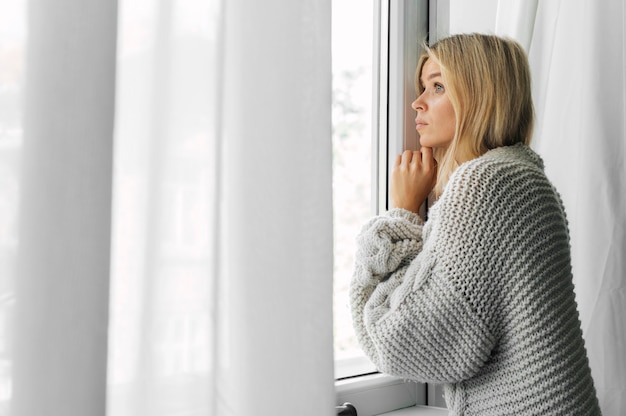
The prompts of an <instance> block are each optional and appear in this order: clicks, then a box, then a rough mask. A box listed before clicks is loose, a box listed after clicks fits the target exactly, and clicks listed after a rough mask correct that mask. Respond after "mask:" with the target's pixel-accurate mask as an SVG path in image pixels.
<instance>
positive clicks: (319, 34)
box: [218, 0, 334, 415]
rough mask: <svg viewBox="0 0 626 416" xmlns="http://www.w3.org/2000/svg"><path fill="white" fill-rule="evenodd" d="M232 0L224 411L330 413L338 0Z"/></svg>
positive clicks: (226, 116)
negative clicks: (334, 7) (334, 0)
mask: <svg viewBox="0 0 626 416" xmlns="http://www.w3.org/2000/svg"><path fill="white" fill-rule="evenodd" d="M224 8H225V10H224V12H225V34H224V36H225V42H224V46H225V48H224V56H225V61H224V67H223V74H224V80H223V82H224V84H223V85H224V87H223V90H222V94H223V105H222V107H221V111H222V114H223V126H222V132H221V137H219V138H218V140H221V141H222V148H223V159H222V166H223V172H222V175H221V178H220V179H221V191H222V195H221V198H220V199H221V200H222V205H221V211H220V218H221V221H220V224H221V227H220V238H221V239H222V241H223V244H222V245H221V250H220V256H221V257H220V265H221V266H222V267H221V270H220V273H221V277H222V278H221V279H220V280H219V281H220V282H223V283H224V285H223V286H222V289H223V294H222V295H221V296H220V299H222V300H223V301H224V303H225V308H224V312H225V316H224V321H221V322H222V326H221V327H220V332H219V336H220V339H222V340H224V342H223V343H221V347H222V349H221V350H220V356H221V357H224V358H225V359H224V360H222V361H221V366H220V371H219V374H220V380H221V381H223V382H224V383H223V384H222V383H220V390H219V391H220V392H221V393H223V394H220V397H228V398H231V400H220V403H219V404H220V410H222V409H227V408H231V409H237V410H236V412H235V413H233V414H242V415H243V414H276V413H283V412H284V414H289V413H292V414H293V413H300V412H302V413H303V414H310V415H318V414H320V415H321V414H330V413H331V409H333V408H334V404H333V402H334V387H333V385H334V384H333V368H332V356H333V351H332V307H331V301H332V272H333V270H332V256H333V252H332V227H331V218H332V204H331V193H330V191H331V140H330V137H331V119H330V117H331V113H330V112H329V111H328V109H329V108H330V104H331V62H330V24H331V21H330V1H323V2H320V1H316V0H306V1H301V2H291V1H281V0H273V1H266V2H263V3H259V2H256V1H232V2H231V1H229V2H227V3H226V2H225V3H224ZM277 11H280V12H277ZM260 20H263V21H264V23H263V25H259V24H258V22H259V21H260ZM271 357H275V358H274V359H272V358H271ZM329 359H331V361H328V360H329ZM268 382H269V383H270V384H269V385H272V384H274V386H273V387H271V388H268V389H259V388H258V386H259V385H268ZM238 396H243V397H246V398H248V399H247V400H238V401H237V402H233V401H232V398H233V397H238ZM279 409H287V410H279ZM289 409H290V410H289ZM296 409H297V410H296Z"/></svg>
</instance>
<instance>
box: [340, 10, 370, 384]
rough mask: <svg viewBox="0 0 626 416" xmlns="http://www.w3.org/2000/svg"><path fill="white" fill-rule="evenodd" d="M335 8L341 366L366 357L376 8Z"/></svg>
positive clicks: (343, 374) (341, 374) (341, 373)
mask: <svg viewBox="0 0 626 416" xmlns="http://www.w3.org/2000/svg"><path fill="white" fill-rule="evenodd" d="M332 4H333V9H332V13H333V21H332V25H333V26H332V30H333V32H332V53H333V55H332V59H333V107H332V109H333V201H334V202H333V204H334V262H335V271H334V314H335V320H334V333H335V360H336V361H338V363H339V364H340V365H339V366H338V367H341V363H342V362H343V363H346V362H350V361H354V360H355V359H356V360H357V361H358V357H362V356H363V353H362V352H361V350H360V348H359V346H358V343H357V341H356V338H355V335H354V331H353V329H352V321H351V316H350V305H349V294H348V288H349V284H350V278H351V275H352V268H353V261H354V256H353V255H354V250H355V246H354V241H355V237H356V235H357V233H358V232H359V230H360V228H361V226H362V225H363V223H364V222H365V221H367V219H368V218H369V217H370V216H371V215H372V208H371V207H372V203H371V198H372V128H371V125H372V123H371V118H372V90H373V85H374V84H373V79H372V60H373V23H374V20H373V10H374V6H373V4H372V2H371V1H369V2H363V1H362V0H333V3H332ZM336 375H337V376H346V375H348V374H345V372H337V371H336Z"/></svg>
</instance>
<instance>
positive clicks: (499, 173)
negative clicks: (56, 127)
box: [435, 145, 559, 222]
mask: <svg viewBox="0 0 626 416" xmlns="http://www.w3.org/2000/svg"><path fill="white" fill-rule="evenodd" d="M546 204H549V205H553V204H556V205H559V198H558V196H557V195H556V192H555V190H554V188H553V187H552V184H551V183H550V181H549V180H548V178H547V177H546V175H545V172H544V166H543V161H542V160H541V158H540V156H539V155H537V153H535V152H534V151H533V150H532V149H530V148H529V147H528V146H525V145H514V146H507V147H500V148H497V149H493V150H490V151H489V152H487V153H486V154H484V155H483V156H481V157H479V158H476V159H473V160H471V161H469V162H465V163H463V164H462V165H461V166H459V167H458V168H457V169H456V171H455V172H454V173H453V174H452V176H451V178H450V180H449V182H448V184H447V185H446V187H445V189H444V192H443V194H442V195H441V198H440V200H439V201H438V202H437V204H436V205H439V206H438V207H437V209H436V210H435V211H436V212H437V211H438V212H437V214H440V217H441V218H440V219H441V221H443V222H448V221H457V222H458V221H472V222H473V221H479V222H492V221H505V220H506V221H507V222H508V220H507V219H506V218H507V217H509V218H510V217H511V216H513V217H516V218H521V217H524V218H525V217H527V216H528V215H529V214H530V213H531V212H533V211H536V210H537V209H540V210H541V209H543V208H544V207H545V205H546ZM438 216H439V215H438ZM446 218H447V219H446Z"/></svg>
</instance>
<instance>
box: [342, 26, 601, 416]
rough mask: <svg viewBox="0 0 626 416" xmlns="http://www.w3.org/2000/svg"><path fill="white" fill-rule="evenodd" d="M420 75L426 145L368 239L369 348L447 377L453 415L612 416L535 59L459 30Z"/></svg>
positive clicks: (408, 156)
mask: <svg viewBox="0 0 626 416" xmlns="http://www.w3.org/2000/svg"><path fill="white" fill-rule="evenodd" d="M416 78H417V80H416V83H417V90H418V98H417V99H416V100H415V102H413V104H412V107H413V109H415V110H416V112H417V118H416V120H415V121H416V128H417V130H418V132H419V133H420V143H421V145H422V150H421V151H406V152H404V153H403V154H402V155H401V156H398V159H397V161H396V164H395V167H394V169H393V173H392V186H391V193H390V195H391V199H392V203H393V206H394V208H392V209H391V210H390V211H389V212H387V213H386V214H385V215H381V216H379V217H376V218H374V219H372V220H371V221H370V222H369V223H368V224H366V225H365V227H364V228H363V230H362V232H361V234H360V235H359V237H358V239H357V242H358V250H357V255H356V268H355V273H354V277H353V280H352V285H351V303H352V314H353V320H354V325H355V329H356V332H357V337H358V338H359V342H360V344H361V346H362V347H363V350H364V351H365V353H366V354H367V355H368V356H369V357H370V359H371V360H372V361H373V362H374V363H375V364H376V365H377V366H378V368H379V369H380V370H381V371H382V372H385V373H389V374H393V375H398V376H401V377H405V378H407V379H411V380H417V381H421V382H428V383H445V388H444V390H445V396H446V402H447V404H448V408H449V409H450V414H452V415H543V416H545V415H597V414H600V410H599V406H598V401H597V398H596V392H595V388H594V385H593V380H592V377H591V372H590V368H589V364H588V359H587V354H586V350H585V346H584V341H583V337H582V330H581V326H580V321H579V317H578V311H577V305H576V301H575V298H574V287H573V284H572V273H571V260H570V247H569V235H568V228H567V221H566V218H565V212H564V209H563V205H562V203H561V200H560V198H559V196H558V194H557V192H556V191H555V190H554V188H553V187H552V185H551V184H550V182H549V181H548V179H547V178H546V176H545V174H544V170H543V163H542V161H541V159H540V157H539V156H538V155H537V154H536V153H534V152H533V151H532V150H531V149H530V148H529V147H528V144H529V142H530V139H531V135H532V126H533V104H532V99H531V92H530V71H529V67H528V61H527V58H526V55H525V54H524V52H523V50H522V48H521V47H520V46H519V45H518V44H517V43H516V42H514V41H511V40H505V39H502V38H498V37H496V36H489V35H478V34H472V35H457V36H452V37H450V38H446V39H443V40H441V41H439V42H437V43H436V44H435V45H433V46H431V47H430V48H426V53H425V54H424V55H423V56H422V57H421V59H420V62H419V65H418V68H417V74H416ZM433 189H434V194H435V195H436V196H437V198H438V199H437V201H436V202H435V204H434V205H433V206H432V207H431V209H430V210H429V213H428V219H427V220H426V221H425V222H424V221H423V220H422V219H421V218H420V217H419V216H418V214H417V212H418V208H419V206H420V205H421V204H422V203H423V202H424V201H425V200H426V198H427V196H428V195H429V194H431V191H433Z"/></svg>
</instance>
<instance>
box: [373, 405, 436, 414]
mask: <svg viewBox="0 0 626 416" xmlns="http://www.w3.org/2000/svg"><path fill="white" fill-rule="evenodd" d="M447 415H448V409H442V408H441V407H428V406H413V407H408V408H406V409H400V410H394V411H393V412H388V413H381V414H380V415H379V416H447Z"/></svg>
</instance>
